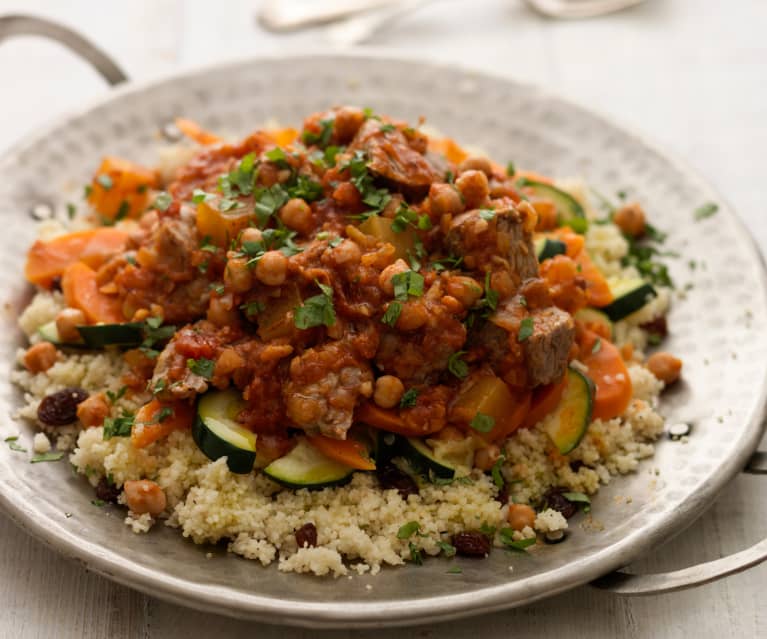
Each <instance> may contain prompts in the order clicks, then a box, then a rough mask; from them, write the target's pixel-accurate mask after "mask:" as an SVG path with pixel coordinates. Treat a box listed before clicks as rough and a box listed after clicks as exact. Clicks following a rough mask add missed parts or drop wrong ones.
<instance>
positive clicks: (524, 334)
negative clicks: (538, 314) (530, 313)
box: [517, 317, 535, 342]
mask: <svg viewBox="0 0 767 639" xmlns="http://www.w3.org/2000/svg"><path fill="white" fill-rule="evenodd" d="M534 330H535V324H534V323H533V318H532V317H526V318H525V319H523V320H522V321H521V322H520V323H519V333H517V341H518V342H524V341H526V340H528V339H529V338H530V336H531V335H532V334H533V331H534Z"/></svg>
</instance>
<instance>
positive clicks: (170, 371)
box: [150, 342, 208, 400]
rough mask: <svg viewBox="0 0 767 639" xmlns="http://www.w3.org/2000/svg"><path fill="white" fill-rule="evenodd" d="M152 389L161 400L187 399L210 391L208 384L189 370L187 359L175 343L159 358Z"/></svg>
mask: <svg viewBox="0 0 767 639" xmlns="http://www.w3.org/2000/svg"><path fill="white" fill-rule="evenodd" d="M150 388H152V389H154V390H155V392H156V395H157V396H158V397H159V398H160V399H164V400H174V399H186V398H187V397H193V396H194V395H198V394H202V393H204V392H205V391H206V390H208V382H207V380H206V379H205V378H204V377H202V376H200V375H197V374H196V373H193V372H192V371H191V370H189V367H188V365H187V357H185V356H184V355H182V354H181V353H179V352H178V351H177V350H176V344H175V343H174V342H170V343H169V344H168V345H167V346H166V347H165V348H164V349H163V351H162V353H160V355H159V356H158V357H157V364H156V365H155V367H154V373H153V374H152V380H151V382H150ZM158 389H159V390H158Z"/></svg>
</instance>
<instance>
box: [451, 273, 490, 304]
mask: <svg viewBox="0 0 767 639" xmlns="http://www.w3.org/2000/svg"><path fill="white" fill-rule="evenodd" d="M447 292H448V294H450V295H452V296H453V297H454V298H455V299H457V300H458V301H459V302H460V303H461V304H463V305H464V307H465V308H471V307H472V306H474V304H476V302H477V300H479V298H480V297H482V287H481V286H480V285H479V284H478V283H477V282H476V280H474V279H473V278H471V277H467V276H465V275H451V276H450V278H449V279H448V280H447Z"/></svg>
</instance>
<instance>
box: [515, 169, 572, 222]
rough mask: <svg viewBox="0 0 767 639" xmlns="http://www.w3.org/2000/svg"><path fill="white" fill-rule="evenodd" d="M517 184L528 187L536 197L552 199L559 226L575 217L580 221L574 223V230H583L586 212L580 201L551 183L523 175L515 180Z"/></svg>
mask: <svg viewBox="0 0 767 639" xmlns="http://www.w3.org/2000/svg"><path fill="white" fill-rule="evenodd" d="M517 186H519V187H522V188H525V189H528V191H529V192H531V193H532V194H533V195H534V196H536V197H540V198H546V199H547V200H551V201H553V202H554V205H555V206H556V207H557V221H558V222H559V224H560V226H564V225H566V224H568V223H570V221H571V220H573V219H576V218H577V219H578V220H580V221H579V222H578V223H577V224H576V225H575V227H574V230H576V231H578V232H583V231H585V228H583V227H584V226H585V224H584V222H585V221H586V212H585V211H584V210H583V207H582V206H581V204H580V202H578V200H576V199H575V198H574V197H573V196H572V195H570V194H569V193H566V192H565V191H563V190H562V189H558V188H557V187H556V186H553V185H551V184H546V183H545V182H539V181H538V180H531V179H529V178H524V177H522V178H519V179H518V180H517Z"/></svg>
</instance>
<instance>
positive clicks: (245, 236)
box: [240, 226, 264, 244]
mask: <svg viewBox="0 0 767 639" xmlns="http://www.w3.org/2000/svg"><path fill="white" fill-rule="evenodd" d="M263 239H264V234H263V233H262V232H261V230H260V229H257V228H255V227H254V226H249V227H248V228H246V229H244V230H243V231H242V233H241V234H240V244H244V243H245V242H260V241H261V240H263Z"/></svg>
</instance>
